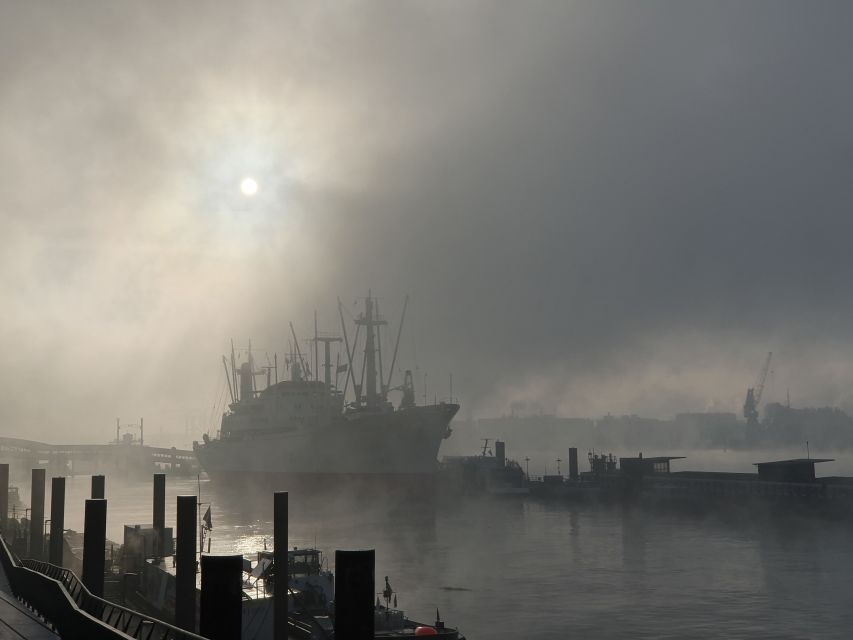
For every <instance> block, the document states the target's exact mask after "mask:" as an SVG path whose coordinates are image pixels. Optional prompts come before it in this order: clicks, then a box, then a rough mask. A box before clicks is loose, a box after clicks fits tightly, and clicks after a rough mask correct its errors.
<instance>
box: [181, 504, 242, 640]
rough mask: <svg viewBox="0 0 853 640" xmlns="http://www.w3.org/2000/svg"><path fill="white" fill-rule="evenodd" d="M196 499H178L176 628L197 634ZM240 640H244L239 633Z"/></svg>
mask: <svg viewBox="0 0 853 640" xmlns="http://www.w3.org/2000/svg"><path fill="white" fill-rule="evenodd" d="M197 518H198V500H197V498H196V496H178V531H177V534H178V541H177V544H176V546H175V626H178V627H180V628H181V629H186V630H187V631H193V632H194V631H195V624H196V600H195V584H196V580H195V577H196V560H195V540H196V531H197V529H198V521H197ZM234 637H236V638H239V637H240V633H239V630H238V632H237V635H236V636H234Z"/></svg>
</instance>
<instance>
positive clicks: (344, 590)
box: [335, 549, 376, 640]
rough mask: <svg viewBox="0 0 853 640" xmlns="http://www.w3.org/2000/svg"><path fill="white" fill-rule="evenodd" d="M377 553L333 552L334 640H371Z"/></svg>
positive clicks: (372, 634)
mask: <svg viewBox="0 0 853 640" xmlns="http://www.w3.org/2000/svg"><path fill="white" fill-rule="evenodd" d="M375 563H376V552H375V551H374V550H373V549H370V550H368V551H335V640H361V639H362V638H372V637H373V636H374V619H373V611H374V609H373V593H374V591H375V582H376V577H375V575H374V567H375Z"/></svg>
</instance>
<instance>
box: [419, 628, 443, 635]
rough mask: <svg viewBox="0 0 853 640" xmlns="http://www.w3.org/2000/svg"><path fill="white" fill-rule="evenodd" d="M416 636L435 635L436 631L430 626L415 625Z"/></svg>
mask: <svg viewBox="0 0 853 640" xmlns="http://www.w3.org/2000/svg"><path fill="white" fill-rule="evenodd" d="M415 635H416V636H437V635H438V631H436V630H435V629H433V628H432V627H415Z"/></svg>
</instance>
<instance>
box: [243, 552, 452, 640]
mask: <svg viewBox="0 0 853 640" xmlns="http://www.w3.org/2000/svg"><path fill="white" fill-rule="evenodd" d="M287 555H288V565H289V567H288V570H289V575H290V587H289V590H288V611H289V612H290V634H291V635H293V636H296V637H300V638H306V639H310V640H315V639H316V640H320V639H327V638H334V637H335V635H334V627H335V624H334V616H335V603H334V594H335V576H334V574H333V573H332V572H331V571H330V570H329V569H328V567H327V566H326V565H325V562H324V559H323V553H322V552H321V551H320V550H319V549H312V548H307V549H298V548H294V549H292V550H290V551H288V553H287ZM246 562H248V563H249V564H248V565H247V566H245V569H246V573H247V576H248V577H247V579H246V580H245V581H244V585H243V586H244V590H243V592H244V594H245V595H246V596H247V598H248V602H247V601H246V600H244V609H243V636H244V637H254V638H259V639H263V638H271V637H272V628H271V625H269V624H268V623H267V624H265V623H266V622H267V621H268V620H269V619H270V616H268V615H265V613H266V611H265V609H267V608H268V607H271V606H272V598H271V596H272V594H273V592H274V589H275V564H274V556H273V552H271V551H259V552H258V553H257V560H256V562H255V564H254V565H251V562H250V561H248V560H247V561H246ZM380 597H381V598H382V599H384V601H385V604H384V605H383V604H382V602H381V601H380ZM252 601H254V603H253V602H252ZM392 602H393V606H392ZM247 614H248V615H247ZM435 615H436V619H435V622H434V623H432V624H427V623H424V622H418V621H416V620H411V619H409V618H408V617H407V616H406V614H405V611H403V610H402V609H400V608H398V607H397V594H396V593H395V592H394V590H393V589H391V585H390V583H389V581H388V578H387V577H386V578H385V588H384V589H383V591H382V593H381V594H377V597H376V605H375V607H374V630H375V631H374V638H377V639H382V640H397V639H403V638H412V637H431V638H436V639H437V640H465V636H463V635H462V634H461V633H459V630H458V629H454V628H450V627H447V626H446V625H445V624H444V622H443V621H442V620H441V615H440V612H439V610H438V609H436V611H435ZM256 620H257V621H258V624H255V621H256ZM247 634H248V635H247Z"/></svg>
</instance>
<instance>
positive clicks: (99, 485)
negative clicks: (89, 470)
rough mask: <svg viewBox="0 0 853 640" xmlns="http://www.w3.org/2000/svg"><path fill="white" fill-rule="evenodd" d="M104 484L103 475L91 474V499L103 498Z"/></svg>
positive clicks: (104, 495)
mask: <svg viewBox="0 0 853 640" xmlns="http://www.w3.org/2000/svg"><path fill="white" fill-rule="evenodd" d="M105 486H106V478H105V477H104V476H92V499H94V500H103V499H104V498H106V497H107V496H106V492H105V490H104V489H105Z"/></svg>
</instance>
